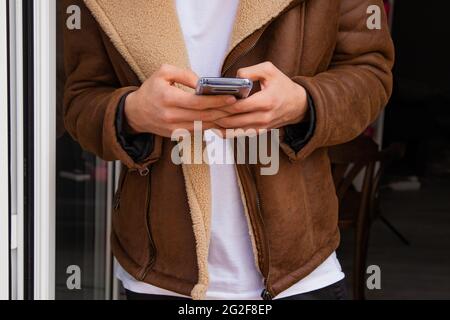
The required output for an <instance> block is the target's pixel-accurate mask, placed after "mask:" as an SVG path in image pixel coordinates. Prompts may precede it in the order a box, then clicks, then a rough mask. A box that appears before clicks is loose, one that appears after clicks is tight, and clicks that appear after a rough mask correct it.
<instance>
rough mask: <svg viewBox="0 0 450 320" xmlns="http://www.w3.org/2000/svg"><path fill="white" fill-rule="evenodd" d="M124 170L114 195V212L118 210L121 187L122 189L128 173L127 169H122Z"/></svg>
mask: <svg viewBox="0 0 450 320" xmlns="http://www.w3.org/2000/svg"><path fill="white" fill-rule="evenodd" d="M124 170H126V171H125V172H124V173H123V176H122V179H120V182H119V187H118V189H117V192H116V195H115V197H114V205H113V207H114V210H115V211H116V212H119V208H120V200H121V195H122V189H123V186H124V185H125V181H126V179H127V176H128V173H129V169H124Z"/></svg>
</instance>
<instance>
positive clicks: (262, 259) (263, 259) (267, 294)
mask: <svg viewBox="0 0 450 320" xmlns="http://www.w3.org/2000/svg"><path fill="white" fill-rule="evenodd" d="M297 4H298V0H294V1H292V3H291V4H290V5H289V6H287V7H286V8H285V9H284V10H283V11H281V12H280V13H279V14H278V15H277V16H276V17H273V18H272V19H271V20H270V21H268V22H267V23H266V24H265V25H264V26H263V27H261V28H260V29H259V30H258V31H256V32H257V36H256V37H254V39H253V40H252V41H251V42H250V45H249V46H248V47H246V48H245V50H243V52H242V53H241V54H239V55H237V56H236V58H234V59H233V60H232V61H231V62H229V63H227V60H228V58H229V57H230V55H231V53H232V52H233V50H232V51H231V52H230V53H229V54H228V56H227V58H226V59H225V64H224V66H223V69H222V77H225V76H226V74H227V73H228V71H230V69H231V68H232V67H233V66H234V65H235V64H236V63H237V62H239V61H240V60H241V59H242V58H244V57H245V56H247V55H248V54H249V53H250V52H251V51H252V50H253V49H254V48H255V47H256V45H257V44H258V41H259V40H260V39H261V37H262V35H263V34H264V32H265V31H266V30H267V28H268V27H269V26H270V24H271V23H272V22H273V21H274V20H275V19H276V18H278V17H279V16H280V15H282V14H283V13H285V12H287V11H288V10H290V9H292V8H293V7H295V6H296V5H297ZM253 35H254V34H253ZM251 36H252V35H250V36H249V37H251ZM247 39H249V38H247ZM244 41H245V40H244ZM241 43H242V42H241ZM238 45H239V44H238ZM246 168H247V170H248V173H249V175H250V179H251V176H252V174H251V172H250V168H249V166H248V165H246ZM238 171H239V170H238ZM251 185H252V189H253V190H252V191H253V192H254V195H255V202H256V203H255V204H256V211H257V212H256V213H252V210H249V216H250V223H251V224H252V226H251V227H252V229H253V230H254V231H255V230H256V232H254V234H255V241H256V242H257V244H256V247H257V248H258V247H259V248H261V245H262V246H264V247H263V248H264V250H259V251H258V256H259V259H258V260H259V261H258V262H259V268H260V270H261V273H262V274H263V276H264V286H265V289H264V290H263V292H262V293H261V298H263V299H264V300H273V298H274V297H275V296H274V294H273V293H272V292H271V290H270V289H269V276H270V270H269V269H270V261H269V256H268V247H269V244H268V242H267V241H266V239H263V238H264V235H263V234H260V232H259V230H261V229H263V225H262V224H263V220H262V214H261V212H262V209H261V198H260V195H259V192H258V189H257V187H256V184H255V182H254V181H252V183H251ZM244 194H245V197H246V199H248V191H247V192H246V190H245V187H244ZM258 218H259V219H260V220H261V221H260V223H261V224H260V225H258V222H257V220H258ZM258 227H260V228H258ZM258 242H259V243H258ZM262 251H264V252H262Z"/></svg>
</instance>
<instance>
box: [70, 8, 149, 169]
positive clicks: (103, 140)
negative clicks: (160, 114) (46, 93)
mask: <svg viewBox="0 0 450 320" xmlns="http://www.w3.org/2000/svg"><path fill="white" fill-rule="evenodd" d="M64 4H65V5H66V4H68V2H67V1H64ZM70 4H76V5H78V6H79V7H80V8H81V19H82V20H81V21H82V26H81V29H79V30H69V29H68V28H65V27H64V28H63V29H64V64H65V72H66V76H67V81H66V85H65V89H64V122H65V126H66V129H67V130H68V132H69V133H70V135H71V136H72V137H73V138H74V139H75V140H76V141H77V142H78V143H79V144H80V145H81V147H82V148H83V149H85V150H87V151H89V152H92V153H94V154H95V155H97V156H99V157H100V158H102V159H104V160H107V161H114V160H120V161H122V162H123V163H124V164H125V165H126V166H127V167H128V168H130V169H136V170H145V168H146V167H147V166H148V165H149V164H150V163H152V162H154V161H156V160H157V158H158V150H157V149H158V148H155V150H154V151H153V153H152V154H151V155H150V156H149V157H147V159H145V160H144V161H142V162H140V163H137V162H136V161H134V160H133V159H132V158H131V157H130V155H129V154H128V153H127V152H126V150H124V148H123V147H122V145H121V144H120V142H119V139H118V136H117V128H116V115H117V112H118V107H119V104H120V100H121V98H122V97H123V96H124V95H125V94H126V93H129V92H131V91H135V90H137V89H138V87H135V86H130V87H123V86H121V85H120V82H119V80H118V79H117V76H116V73H115V71H114V68H113V66H112V64H111V61H110V59H109V56H108V54H107V51H106V49H105V46H104V42H103V41H105V36H104V35H102V33H101V31H100V29H99V26H98V24H97V22H96V21H95V19H94V18H93V16H92V15H91V13H90V12H89V10H88V9H87V8H86V6H85V5H84V3H83V1H80V0H76V1H70Z"/></svg>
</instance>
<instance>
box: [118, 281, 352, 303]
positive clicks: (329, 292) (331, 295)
mask: <svg viewBox="0 0 450 320" xmlns="http://www.w3.org/2000/svg"><path fill="white" fill-rule="evenodd" d="M126 293H127V299H128V300H186V301H188V300H190V299H186V298H180V297H169V296H157V295H151V294H141V293H135V292H131V291H128V290H127V291H126ZM348 299H349V297H348V293H347V287H346V286H345V280H342V281H339V282H338V283H335V284H333V285H331V286H329V287H326V288H323V289H320V290H317V291H312V292H308V293H304V294H299V295H296V296H292V297H287V298H283V299H279V300H348Z"/></svg>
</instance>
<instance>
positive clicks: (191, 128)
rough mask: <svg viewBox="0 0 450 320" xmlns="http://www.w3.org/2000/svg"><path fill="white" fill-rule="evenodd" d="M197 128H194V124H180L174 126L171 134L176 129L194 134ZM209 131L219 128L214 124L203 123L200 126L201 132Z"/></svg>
mask: <svg viewBox="0 0 450 320" xmlns="http://www.w3.org/2000/svg"><path fill="white" fill-rule="evenodd" d="M198 128H199V127H197V126H195V123H194V122H182V123H179V124H177V125H174V127H173V132H175V130H177V129H184V130H187V131H189V132H194V131H195V130H197V129H198ZM211 129H213V130H214V129H219V126H218V125H217V124H215V123H214V122H203V123H202V126H201V130H202V131H203V132H204V131H206V130H211Z"/></svg>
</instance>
